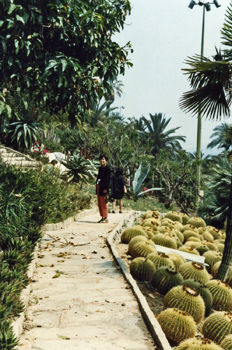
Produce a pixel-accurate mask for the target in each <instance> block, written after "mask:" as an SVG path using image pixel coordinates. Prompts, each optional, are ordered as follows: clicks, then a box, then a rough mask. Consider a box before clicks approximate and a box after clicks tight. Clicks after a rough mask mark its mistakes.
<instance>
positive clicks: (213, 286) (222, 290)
mask: <svg viewBox="0 0 232 350" xmlns="http://www.w3.org/2000/svg"><path fill="white" fill-rule="evenodd" d="M205 285H206V287H208V288H209V290H210V292H211V293H212V296H213V308H214V309H215V310H219V311H221V310H225V311H232V289H231V287H230V286H229V285H228V284H227V283H225V282H222V281H220V280H217V279H212V280H210V281H208V282H206V283H205Z"/></svg>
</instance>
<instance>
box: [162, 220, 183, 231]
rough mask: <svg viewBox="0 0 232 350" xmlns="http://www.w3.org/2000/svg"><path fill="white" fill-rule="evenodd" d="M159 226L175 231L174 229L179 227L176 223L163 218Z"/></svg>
mask: <svg viewBox="0 0 232 350" xmlns="http://www.w3.org/2000/svg"><path fill="white" fill-rule="evenodd" d="M161 226H167V227H169V228H171V229H175V228H177V227H179V226H178V225H177V223H176V222H174V221H172V220H170V219H165V218H164V219H162V220H161Z"/></svg>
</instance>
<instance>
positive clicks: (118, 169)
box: [115, 168, 123, 176]
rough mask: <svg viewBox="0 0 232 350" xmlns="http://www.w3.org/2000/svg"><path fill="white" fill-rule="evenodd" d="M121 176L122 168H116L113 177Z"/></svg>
mask: <svg viewBox="0 0 232 350" xmlns="http://www.w3.org/2000/svg"><path fill="white" fill-rule="evenodd" d="M119 175H123V168H117V169H116V172H115V176H119Z"/></svg>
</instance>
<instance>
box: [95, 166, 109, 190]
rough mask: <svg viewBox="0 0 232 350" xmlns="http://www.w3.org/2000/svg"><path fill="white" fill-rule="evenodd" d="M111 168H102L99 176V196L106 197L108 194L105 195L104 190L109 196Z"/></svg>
mask: <svg viewBox="0 0 232 350" xmlns="http://www.w3.org/2000/svg"><path fill="white" fill-rule="evenodd" d="M110 173H111V170H110V167H109V165H108V164H106V166H105V167H102V166H101V167H100V168H99V171H98V175H97V183H99V196H105V195H106V193H103V190H106V191H107V193H108V194H109V187H110Z"/></svg>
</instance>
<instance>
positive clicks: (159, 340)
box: [106, 211, 172, 350]
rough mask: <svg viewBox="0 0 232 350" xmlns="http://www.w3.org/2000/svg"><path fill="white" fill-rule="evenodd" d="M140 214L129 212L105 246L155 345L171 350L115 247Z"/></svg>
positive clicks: (162, 349) (110, 235)
mask: <svg viewBox="0 0 232 350" xmlns="http://www.w3.org/2000/svg"><path fill="white" fill-rule="evenodd" d="M141 214H142V212H136V211H130V212H129V213H128V214H127V215H126V216H125V217H124V219H123V220H122V221H121V222H120V223H119V225H117V227H116V228H115V229H114V230H113V231H112V232H111V233H110V234H109V236H108V238H107V240H106V241H107V245H108V247H109V248H110V251H111V253H112V255H113V257H114V259H115V261H116V263H117V264H118V265H119V266H120V268H121V270H122V273H123V276H124V278H125V279H126V281H127V282H128V284H129V285H130V287H131V289H132V291H133V293H134V295H135V297H136V299H137V301H138V304H139V307H140V310H141V313H142V316H143V318H144V321H145V323H146V325H147V327H148V329H149V331H150V333H151V335H152V337H153V339H154V340H155V342H156V344H157V345H158V346H159V347H160V349H161V350H172V347H171V346H170V344H169V342H168V340H167V338H166V336H165V334H164V332H163V330H162V328H161V326H160V324H159V322H158V321H157V319H156V318H155V316H154V314H153V312H152V311H151V309H150V307H149V305H148V303H147V300H146V298H145V297H144V295H143V294H142V292H141V291H140V289H139V287H138V285H137V283H136V281H135V280H134V278H133V277H132V276H131V274H130V272H129V270H128V268H127V266H126V264H125V263H124V261H123V260H122V259H121V257H120V256H119V254H118V251H117V248H116V246H115V242H117V241H118V242H119V241H120V240H121V233H122V230H123V228H124V227H127V226H132V225H133V223H134V221H135V219H136V218H137V217H139V216H141Z"/></svg>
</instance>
